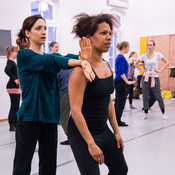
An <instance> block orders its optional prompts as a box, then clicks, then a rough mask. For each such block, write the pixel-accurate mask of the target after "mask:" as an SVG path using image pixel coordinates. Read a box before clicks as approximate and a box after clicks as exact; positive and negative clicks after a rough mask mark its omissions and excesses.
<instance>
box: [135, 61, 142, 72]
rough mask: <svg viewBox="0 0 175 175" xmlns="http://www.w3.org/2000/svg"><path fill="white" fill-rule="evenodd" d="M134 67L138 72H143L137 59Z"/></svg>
mask: <svg viewBox="0 0 175 175" xmlns="http://www.w3.org/2000/svg"><path fill="white" fill-rule="evenodd" d="M134 66H135V67H136V68H137V69H138V70H139V71H141V72H144V70H143V69H142V68H140V60H139V59H138V60H137V61H136V62H135V64H134Z"/></svg>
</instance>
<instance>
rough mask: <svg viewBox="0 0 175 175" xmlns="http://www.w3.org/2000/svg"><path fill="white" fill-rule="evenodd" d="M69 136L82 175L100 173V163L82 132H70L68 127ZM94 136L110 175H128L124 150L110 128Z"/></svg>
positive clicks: (96, 174) (97, 174) (98, 174)
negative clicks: (93, 156)
mask: <svg viewBox="0 0 175 175" xmlns="http://www.w3.org/2000/svg"><path fill="white" fill-rule="evenodd" d="M68 128H69V127H68ZM69 136H70V137H69ZM68 138H69V143H70V146H71V149H72V151H73V154H74V157H75V160H76V162H77V165H78V168H79V170H80V173H81V175H100V170H99V165H98V163H97V162H96V161H95V160H94V159H93V158H92V156H91V155H90V153H89V151H88V147H87V143H86V142H85V141H84V139H83V138H82V136H81V135H80V133H75V134H72V133H70V134H69V129H68ZM93 138H94V140H95V143H96V144H97V145H98V146H99V147H100V149H101V150H102V152H103V154H104V160H105V162H104V163H105V164H106V165H107V167H108V169H109V174H108V175H126V174H127V172H128V167H127V164H126V162H125V158H124V155H123V152H122V150H121V148H120V149H119V148H118V147H117V142H116V140H115V137H114V134H113V133H112V132H111V131H110V129H109V128H106V129H105V131H103V133H102V134H99V135H93Z"/></svg>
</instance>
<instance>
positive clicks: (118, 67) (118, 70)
mask: <svg viewBox="0 0 175 175" xmlns="http://www.w3.org/2000/svg"><path fill="white" fill-rule="evenodd" d="M117 48H118V50H119V51H120V53H119V54H118V55H117V57H116V59H115V79H114V83H115V103H114V106H115V112H116V117H117V122H118V125H119V126H122V127H123V126H124V127H125V126H128V124H126V123H125V122H123V121H122V120H121V118H122V114H123V110H124V107H125V102H126V92H127V91H126V84H128V85H131V84H134V83H135V81H129V80H128V68H129V65H128V62H127V60H126V58H125V57H124V55H125V54H126V53H128V51H129V43H128V42H127V41H122V42H121V43H117Z"/></svg>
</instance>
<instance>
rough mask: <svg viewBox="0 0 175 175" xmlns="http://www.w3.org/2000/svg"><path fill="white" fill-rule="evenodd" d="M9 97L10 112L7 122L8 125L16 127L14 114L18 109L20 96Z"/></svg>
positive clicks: (11, 95)
mask: <svg viewBox="0 0 175 175" xmlns="http://www.w3.org/2000/svg"><path fill="white" fill-rule="evenodd" d="M9 96H10V111H9V115H8V122H9V124H14V125H16V120H17V116H16V112H17V111H18V109H19V102H20V94H9Z"/></svg>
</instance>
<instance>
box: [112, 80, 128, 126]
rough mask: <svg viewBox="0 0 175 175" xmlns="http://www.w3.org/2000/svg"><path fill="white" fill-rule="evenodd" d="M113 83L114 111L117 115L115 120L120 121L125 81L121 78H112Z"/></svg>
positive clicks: (123, 104) (124, 99)
mask: <svg viewBox="0 0 175 175" xmlns="http://www.w3.org/2000/svg"><path fill="white" fill-rule="evenodd" d="M114 83H115V103H114V107H115V112H116V117H117V122H118V123H119V122H121V117H122V114H123V109H124V107H125V102H126V85H125V81H124V80H121V79H114Z"/></svg>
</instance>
